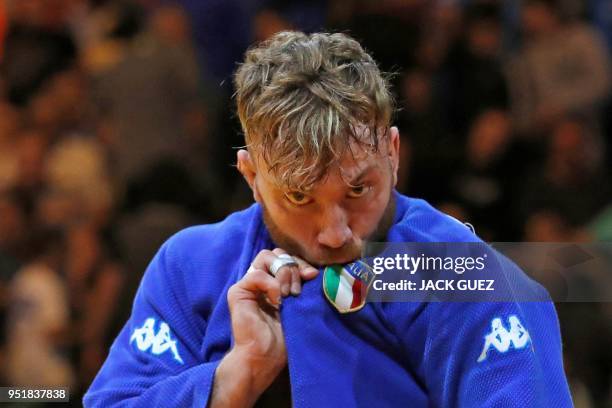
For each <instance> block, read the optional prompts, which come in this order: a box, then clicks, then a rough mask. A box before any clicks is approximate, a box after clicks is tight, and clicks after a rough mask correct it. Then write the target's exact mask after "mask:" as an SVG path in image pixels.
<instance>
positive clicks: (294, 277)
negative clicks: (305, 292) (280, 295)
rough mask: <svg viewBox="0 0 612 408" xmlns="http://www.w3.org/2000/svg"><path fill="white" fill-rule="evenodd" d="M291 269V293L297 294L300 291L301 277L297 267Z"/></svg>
mask: <svg viewBox="0 0 612 408" xmlns="http://www.w3.org/2000/svg"><path fill="white" fill-rule="evenodd" d="M290 269H291V294H292V295H294V296H297V295H299V294H300V292H301V291H302V278H301V277H300V269H299V267H297V268H296V267H293V268H290Z"/></svg>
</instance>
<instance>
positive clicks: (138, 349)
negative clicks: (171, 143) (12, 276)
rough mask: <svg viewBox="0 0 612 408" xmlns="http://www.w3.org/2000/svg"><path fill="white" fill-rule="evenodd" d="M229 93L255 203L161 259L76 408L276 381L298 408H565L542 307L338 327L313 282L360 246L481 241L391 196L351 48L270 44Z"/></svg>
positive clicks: (339, 319)
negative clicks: (287, 385) (286, 380)
mask: <svg viewBox="0 0 612 408" xmlns="http://www.w3.org/2000/svg"><path fill="white" fill-rule="evenodd" d="M235 85H236V89H237V91H236V99H237V104H238V113H239V116H240V120H241V123H242V126H243V130H244V133H245V138H246V142H247V148H246V149H245V150H240V151H239V152H238V169H239V170H240V172H241V173H242V174H243V176H244V178H245V179H246V181H247V182H248V183H249V185H250V187H251V189H252V190H253V195H254V198H255V200H256V201H257V203H256V204H255V205H253V206H251V207H250V208H248V209H246V210H244V211H242V212H239V213H235V214H232V215H231V216H229V217H228V218H227V219H226V220H224V221H222V222H220V223H218V224H213V225H205V226H199V227H194V228H190V229H187V230H185V231H182V232H180V233H178V234H177V235H175V236H174V237H172V238H170V240H169V241H168V242H167V243H166V244H164V246H163V247H162V248H161V249H160V251H159V253H158V254H157V255H156V257H155V259H154V260H153V261H152V263H151V264H150V266H149V268H148V270H147V272H146V274H145V276H144V278H143V281H142V283H141V286H140V289H139V291H138V294H137V295H136V299H135V302H134V308H133V312H132V316H131V318H130V320H129V321H128V323H127V325H126V326H125V327H124V329H123V330H122V332H121V333H120V334H119V336H118V338H117V339H116V341H115V343H114V344H113V346H112V348H111V350H110V354H109V357H108V360H107V361H106V363H105V365H104V367H103V368H102V370H101V371H100V373H99V374H98V376H97V378H96V379H95V381H94V383H93V384H92V385H91V388H90V389H89V391H88V393H87V395H86V396H85V399H84V402H85V405H86V406H104V407H106V406H115V405H123V404H127V405H130V406H143V407H144V406H146V407H149V406H198V407H204V406H207V404H208V406H211V407H226V406H229V407H247V406H252V405H254V404H255V403H256V402H257V400H258V398H260V396H261V395H262V393H264V391H265V390H266V389H268V387H269V386H270V385H271V384H272V383H273V381H274V380H275V379H276V378H277V377H279V374H280V373H281V372H282V371H283V369H284V368H285V367H288V371H289V377H290V379H291V402H292V405H293V406H295V407H319V406H332V405H333V406H338V405H342V406H351V407H352V406H376V407H381V406H405V405H410V406H415V407H425V406H504V407H505V406H517V407H518V406H521V407H523V406H570V405H571V401H570V397H569V392H568V387H567V383H566V380H565V377H564V375H563V367H562V357H561V341H560V336H559V328H558V323H557V319H556V315H555V311H554V308H553V306H552V305H551V304H549V303H533V304H516V303H486V304H475V303H454V304H451V303H367V304H364V303H363V302H362V303H358V304H356V305H350V306H351V307H350V308H349V309H347V310H344V311H353V312H352V313H346V314H340V313H339V311H338V309H336V307H338V304H332V303H333V302H332V301H330V300H328V299H327V297H326V296H325V295H324V293H323V291H322V289H321V285H322V274H320V273H319V270H318V269H317V268H316V267H319V266H324V265H330V264H344V263H347V262H350V261H353V260H355V259H356V258H358V257H359V256H360V255H361V250H362V248H363V246H364V242H365V241H366V240H371V241H376V240H378V241H380V240H388V241H396V242H411V241H416V242H448V241H458V242H465V241H478V239H477V238H476V237H475V236H474V235H473V233H472V232H471V231H470V230H469V229H468V228H466V227H465V226H463V225H462V224H461V223H458V222H456V221H455V220H454V219H452V218H450V217H448V216H446V215H444V214H442V213H440V212H438V211H436V210H435V209H433V208H432V207H431V206H429V205H428V204H427V203H425V202H424V201H422V200H417V199H412V198H408V197H405V196H402V195H400V194H398V193H397V192H395V191H394V189H393V187H394V185H395V183H396V181H397V180H396V178H397V176H396V175H397V169H398V165H399V163H398V151H399V133H398V130H397V128H395V127H391V126H390V117H391V113H392V98H391V96H390V93H389V90H388V86H387V83H386V81H385V80H384V79H383V77H382V76H381V74H380V72H379V70H378V68H377V66H376V64H375V62H374V61H373V60H372V58H371V57H370V56H369V55H368V54H367V53H365V52H364V51H363V49H362V48H361V47H360V45H359V44H358V43H357V42H356V41H354V40H353V39H351V38H349V37H347V36H346V35H343V34H312V35H310V36H307V35H304V34H301V33H296V32H284V33H280V34H277V35H276V36H274V37H273V38H271V39H270V40H268V41H266V42H264V43H263V44H261V45H259V46H258V47H255V48H252V49H251V50H249V51H248V52H247V54H246V59H245V62H244V64H243V65H242V66H241V67H240V68H239V69H238V72H237V74H236V79H235ZM288 254H289V255H288ZM334 306H335V307H334ZM353 306H355V307H353ZM512 316H514V317H513V319H516V320H512V321H510V320H509V319H510V317H512ZM509 323H511V326H508V324H509ZM503 327H510V328H511V334H512V335H511V334H509V332H507V331H506V332H504V331H503V330H502V328H503ZM500 333H501V334H500ZM496 334H497V335H500V336H502V335H503V337H504V338H500V339H496V338H494V337H495V335H496ZM512 336H514V337H512ZM525 336H529V337H525ZM508 340H511V342H510V343H508ZM486 341H487V342H486ZM506 343H507V344H506ZM506 345H507V347H506ZM483 346H486V347H485V348H484V349H483ZM511 346H512V347H511ZM496 347H498V348H500V347H501V349H500V350H501V351H500V350H497V349H496ZM479 360H480V361H479ZM281 377H282V375H281Z"/></svg>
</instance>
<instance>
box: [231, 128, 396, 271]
mask: <svg viewBox="0 0 612 408" xmlns="http://www.w3.org/2000/svg"><path fill="white" fill-rule="evenodd" d="M389 131H390V138H389V139H388V141H385V142H381V144H380V149H379V151H378V152H377V153H368V152H365V151H364V150H363V149H361V148H359V147H355V148H354V149H353V154H351V153H350V152H347V153H346V155H345V157H343V158H342V159H341V160H340V161H339V164H338V165H336V166H333V167H332V168H331V169H330V171H329V172H328V174H327V175H326V177H325V178H324V179H323V180H321V181H320V182H319V183H317V184H316V185H315V186H313V187H312V188H311V189H310V190H308V191H298V190H292V189H285V188H281V187H278V186H277V183H275V182H274V178H273V176H272V175H271V174H270V173H269V172H268V171H267V169H266V168H264V165H263V163H262V161H259V162H258V165H257V167H255V166H254V163H253V162H252V161H251V160H250V156H249V154H248V153H247V152H246V151H242V153H239V155H238V167H239V169H240V171H241V172H242V174H243V175H244V176H245V178H246V179H247V181H248V182H249V185H250V186H251V188H252V189H253V194H254V196H255V199H256V200H257V201H258V202H259V203H260V204H261V205H262V207H263V211H264V222H265V223H266V226H267V227H268V230H269V232H270V235H271V237H272V239H273V241H274V242H275V244H276V245H278V246H279V247H280V248H283V249H285V250H286V251H287V252H289V253H290V254H293V255H298V256H300V257H302V258H304V259H305V260H306V261H308V262H310V263H312V264H314V265H329V264H338V263H347V262H350V261H353V260H355V259H357V258H359V257H360V256H361V252H362V249H363V245H364V242H365V241H367V240H381V239H384V238H385V236H386V233H387V231H388V229H389V227H390V226H391V224H392V222H393V217H394V214H395V202H394V200H393V194H392V190H393V187H394V186H395V184H396V182H397V168H398V152H399V133H398V131H397V128H391V129H390V130H389Z"/></svg>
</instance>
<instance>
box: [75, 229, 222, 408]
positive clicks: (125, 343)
mask: <svg viewBox="0 0 612 408" xmlns="http://www.w3.org/2000/svg"><path fill="white" fill-rule="evenodd" d="M175 241H176V240H174V239H170V240H169V241H168V242H166V244H164V245H163V246H162V248H161V249H160V250H159V252H158V253H157V255H156V256H155V258H154V259H153V260H152V262H151V263H150V265H149V267H148V268H147V270H146V272H145V274H144V277H143V279H142V282H141V284H140V287H139V289H138V292H137V294H136V297H135V300H134V305H133V309H132V314H131V316H130V319H129V320H128V322H127V323H126V325H125V326H124V327H123V329H122V331H121V332H120V334H119V336H118V337H117V338H116V339H115V341H114V343H113V345H112V347H111V349H110V352H109V355H108V358H107V360H106V361H105V363H104V365H103V366H102V368H101V370H100V372H99V373H98V375H97V376H96V378H95V379H94V381H93V383H92V384H91V386H90V388H89V390H88V391H87V393H86V395H85V396H84V399H83V404H84V406H86V407H120V406H121V407H124V406H130V407H151V406H193V407H195V406H197V407H205V406H206V405H207V403H208V400H209V396H210V393H211V391H212V385H213V379H214V373H215V370H216V367H217V365H218V363H219V362H218V361H214V362H206V361H203V358H202V357H201V356H200V353H199V350H200V347H201V344H202V339H203V338H204V331H205V329H206V321H205V317H204V318H202V317H199V316H198V314H196V313H193V312H191V311H190V306H189V301H188V292H187V291H186V286H187V285H186V283H185V281H186V280H187V278H186V275H185V273H184V271H182V270H181V269H182V267H183V266H184V265H182V264H181V262H183V263H184V261H183V260H181V257H180V256H178V255H177V252H178V251H176V250H175V248H174V247H176V246H178V245H177V244H176V242H175Z"/></svg>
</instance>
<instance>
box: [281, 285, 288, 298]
mask: <svg viewBox="0 0 612 408" xmlns="http://www.w3.org/2000/svg"><path fill="white" fill-rule="evenodd" d="M281 292H282V293H283V296H287V295H288V294H289V284H288V283H285V284H284V285H283V286H282V287H281Z"/></svg>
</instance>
